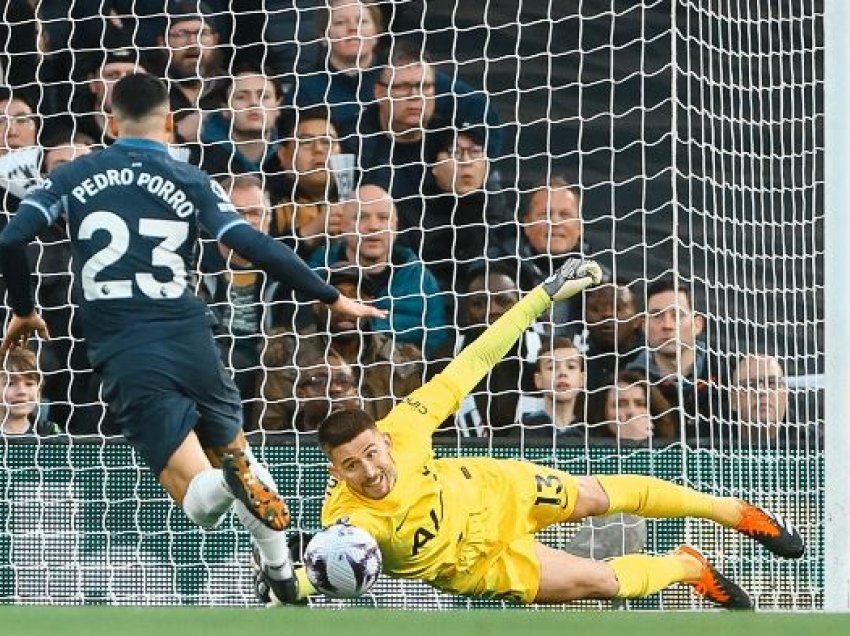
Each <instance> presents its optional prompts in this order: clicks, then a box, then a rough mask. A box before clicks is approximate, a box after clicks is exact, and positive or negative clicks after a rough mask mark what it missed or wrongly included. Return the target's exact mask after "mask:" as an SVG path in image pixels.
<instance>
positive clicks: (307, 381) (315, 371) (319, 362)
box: [290, 349, 363, 433]
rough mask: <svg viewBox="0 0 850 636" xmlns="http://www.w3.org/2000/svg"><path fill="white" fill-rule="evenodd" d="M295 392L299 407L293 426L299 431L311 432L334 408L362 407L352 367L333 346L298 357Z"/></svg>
mask: <svg viewBox="0 0 850 636" xmlns="http://www.w3.org/2000/svg"><path fill="white" fill-rule="evenodd" d="M300 357H301V359H302V362H301V364H300V365H299V367H298V372H297V375H298V380H297V384H296V388H295V395H296V397H297V398H298V408H297V413H296V415H295V418H294V419H293V420H290V421H291V422H292V427H293V428H294V429H295V430H296V431H298V432H300V433H312V432H315V431H316V430H318V428H319V424H320V423H321V422H322V421H323V420H324V419H325V418H326V417H327V416H328V415H330V414H331V413H332V412H333V411H338V410H342V409H361V408H363V403H362V400H361V398H360V396H359V394H358V390H357V377H356V376H355V373H354V370H353V369H352V368H351V366H350V365H349V364H348V363H347V362H346V361H345V359H344V358H343V357H342V356H341V355H339V354H338V353H337V352H336V351H334V350H333V349H328V350H327V351H322V352H319V351H313V352H312V353H311V355H310V356H300Z"/></svg>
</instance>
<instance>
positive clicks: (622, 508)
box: [597, 475, 744, 528]
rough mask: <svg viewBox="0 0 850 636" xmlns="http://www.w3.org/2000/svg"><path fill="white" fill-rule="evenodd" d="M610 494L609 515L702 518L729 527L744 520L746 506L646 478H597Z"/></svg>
mask: <svg viewBox="0 0 850 636" xmlns="http://www.w3.org/2000/svg"><path fill="white" fill-rule="evenodd" d="M597 478H598V479H599V483H600V484H601V485H602V489H603V490H604V491H605V493H606V494H607V495H608V500H609V502H610V505H609V506H608V512H606V513H605V514H612V513H615V512H628V513H631V514H635V515H640V516H641V517H652V518H657V519H666V518H673V517H701V518H703V519H711V520H712V521H716V522H717V523H719V524H720V525H722V526H725V527H727V528H734V527H735V526H736V525H737V524H738V522H739V521H740V520H741V515H742V514H743V510H744V504H743V502H742V501H741V500H739V499H735V498H733V497H714V496H712V495H707V494H705V493H702V492H699V491H698V490H694V489H693V488H686V487H685V486H678V485H676V484H671V483H670V482H668V481H664V480H663V479H657V478H655V477H647V476H645V475H598V476H597Z"/></svg>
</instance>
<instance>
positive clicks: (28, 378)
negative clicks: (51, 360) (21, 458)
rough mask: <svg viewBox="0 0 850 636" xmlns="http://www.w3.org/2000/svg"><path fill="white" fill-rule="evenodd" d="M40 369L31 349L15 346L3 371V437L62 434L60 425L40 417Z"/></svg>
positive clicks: (0, 407) (0, 416)
mask: <svg viewBox="0 0 850 636" xmlns="http://www.w3.org/2000/svg"><path fill="white" fill-rule="evenodd" d="M41 381H42V378H41V372H40V371H39V370H38V359H37V358H36V355H35V354H34V353H33V352H32V351H30V350H29V349H20V348H18V349H13V350H12V351H10V352H9V354H8V356H7V357H6V360H5V364H4V366H3V369H2V370H0V387H2V397H3V401H2V403H0V431H2V434H3V435H4V436H18V435H59V434H60V433H62V429H61V428H60V427H59V425H58V424H56V423H54V422H51V421H48V420H47V419H46V418H44V417H40V415H41V413H40V406H41Z"/></svg>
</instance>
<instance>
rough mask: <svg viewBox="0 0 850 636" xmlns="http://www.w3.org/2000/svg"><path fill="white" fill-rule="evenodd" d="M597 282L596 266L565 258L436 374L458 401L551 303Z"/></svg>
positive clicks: (583, 261) (598, 270) (591, 263)
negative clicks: (562, 262)
mask: <svg viewBox="0 0 850 636" xmlns="http://www.w3.org/2000/svg"><path fill="white" fill-rule="evenodd" d="M601 281H602V268H601V267H600V266H599V264H598V263H596V262H595V261H590V260H583V259H578V258H571V259H568V260H567V261H566V262H565V263H564V264H563V265H562V266H561V267H560V268H559V269H558V271H557V272H555V273H554V274H552V276H550V277H549V278H547V279H546V280H545V281H543V282H542V283H541V284H540V285H538V286H537V287H535V288H534V290H533V291H532V292H531V293H530V294H528V295H527V296H526V297H525V298H523V299H522V300H520V301H519V302H518V303H517V304H516V305H514V306H513V307H512V308H511V309H510V310H509V311H507V312H506V313H505V314H504V315H503V316H502V317H501V318H499V319H498V320H497V321H496V322H494V323H493V324H492V325H490V327H489V328H488V329H487V330H486V331H485V332H484V333H483V334H481V335H480V336H479V337H478V338H477V339H476V340H475V341H474V342H473V343H472V344H470V345H469V346H468V347H466V349H464V350H463V351H461V353H460V355H458V357H457V358H455V359H454V360H453V361H452V362H451V363H450V364H449V366H447V367H446V369H445V370H444V371H443V372H442V373H441V374H440V375H441V376H442V377H443V379H444V380H448V381H449V382H450V383H451V384H452V385H453V386H454V387H455V388H456V389H457V390H458V395H459V397H461V398H462V397H463V396H464V395H466V394H467V393H469V392H470V391H471V390H472V389H473V388H474V387H475V385H476V384H478V382H480V381H481V378H483V377H484V376H485V375H487V374H488V373H489V372H490V370H491V369H492V368H493V367H494V366H495V365H496V363H497V362H499V360H501V359H502V358H503V357H504V356H505V354H506V353H507V352H508V351H509V350H510V348H511V347H512V346H513V345H514V343H515V342H516V341H517V340H518V339H519V337H520V336H521V335H522V333H523V332H524V331H525V330H526V329H528V327H529V326H531V324H532V323H533V322H534V321H535V320H536V319H537V317H538V316H539V315H540V314H542V313H543V312H544V311H546V309H547V308H548V307H549V306H550V305H551V304H552V303H553V302H558V301H562V300H566V299H567V298H570V297H571V296H575V295H576V294H578V293H580V292H582V291H583V290H585V289H587V288H588V287H590V286H592V285H598V284H599V283H600V282H601Z"/></svg>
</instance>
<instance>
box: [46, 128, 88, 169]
mask: <svg viewBox="0 0 850 636" xmlns="http://www.w3.org/2000/svg"><path fill="white" fill-rule="evenodd" d="M94 145H95V141H94V139H92V138H91V137H89V136H88V135H87V134H85V133H84V132H73V131H71V130H60V131H58V132H56V133H54V134H53V135H51V136H50V137H48V138H47V139H45V141H44V156H43V158H42V173H43V174H44V175H45V176H46V175H49V174H50V173H51V172H53V170H55V169H56V168H58V167H59V166H61V165H64V164H66V163H68V162H69V161H73V160H74V159H76V158H77V157H82V156H83V155H87V154H89V153H90V152H91V151H92V146H94Z"/></svg>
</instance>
